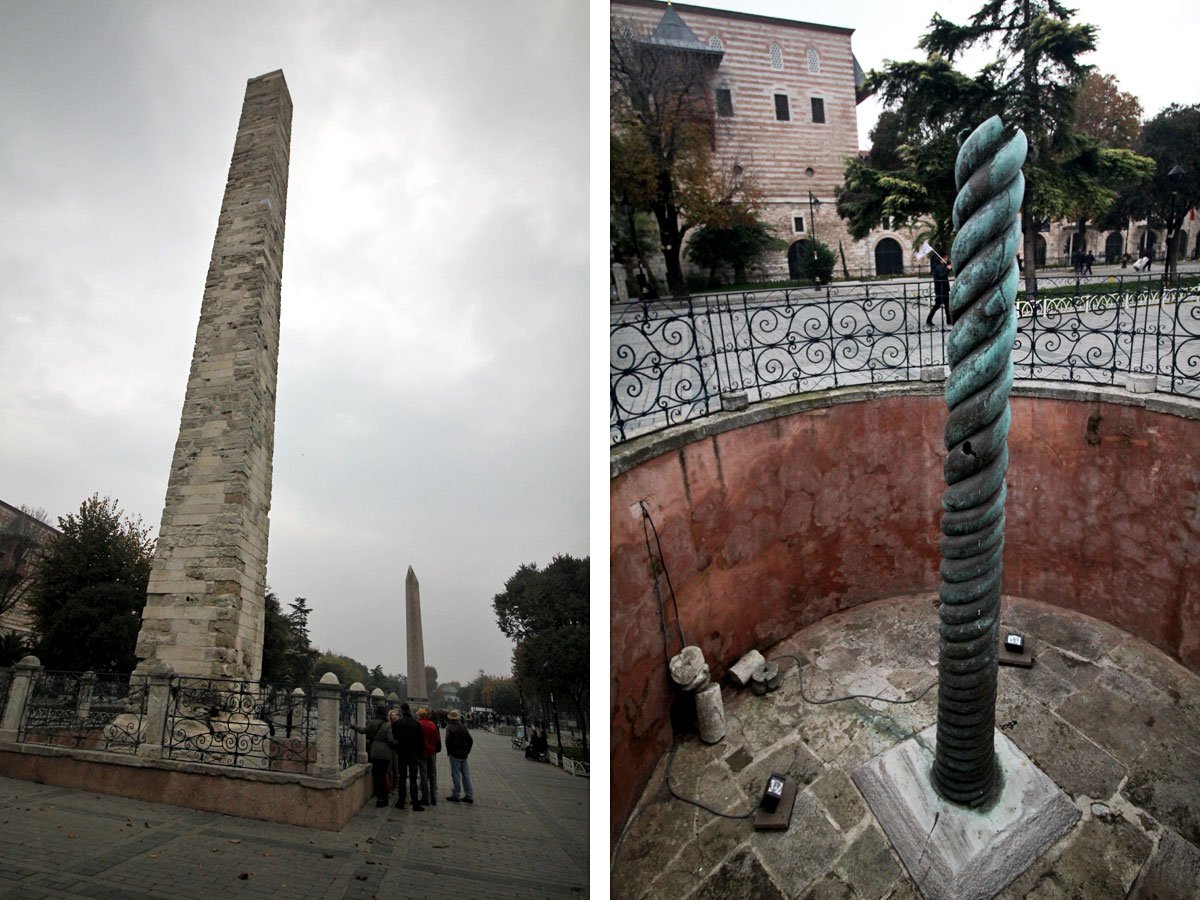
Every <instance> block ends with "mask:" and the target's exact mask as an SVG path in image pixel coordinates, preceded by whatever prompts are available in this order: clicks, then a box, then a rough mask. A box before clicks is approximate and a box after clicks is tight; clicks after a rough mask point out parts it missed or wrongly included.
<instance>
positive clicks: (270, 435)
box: [136, 71, 292, 681]
mask: <svg viewBox="0 0 1200 900" xmlns="http://www.w3.org/2000/svg"><path fill="white" fill-rule="evenodd" d="M291 129H292V98H291V95H290V94H289V93H288V88H287V83H286V82H285V81H284V79H283V72H280V71H275V72H270V73H268V74H266V75H260V76H259V77H257V78H251V79H250V80H249V81H248V82H247V84H246V95H245V99H244V101H243V103H242V116H241V120H240V121H239V123H238V131H237V139H236V140H235V142H234V146H233V159H232V161H231V162H230V165H229V178H228V180H227V181H226V184H225V198H224V200H223V201H222V203H221V214H220V218H219V219H218V222H217V234H216V238H215V239H214V240H213V250H212V259H211V261H210V263H209V267H208V278H207V279H206V281H205V283H204V298H203V300H202V301H201V305H200V324H199V325H198V326H197V328H196V346H195V350H194V351H193V354H192V367H191V373H190V374H189V376H188V383H187V392H186V394H185V397H184V401H183V415H182V417H181V420H180V423H179V439H178V441H177V442H176V444H175V455H174V458H173V459H172V461H171V474H170V478H169V480H168V482H167V496H166V502H165V503H164V505H163V515H162V525H161V527H160V529H159V533H158V545H157V547H156V548H155V551H154V562H153V563H152V565H151V568H150V584H149V587H148V589H147V596H146V607H145V610H144V611H143V613H142V628H141V632H140V633H139V634H138V642H137V656H138V666H137V670H136V671H138V672H148V671H150V670H152V669H154V668H157V667H158V664H160V663H166V664H168V665H170V666H171V667H172V668H173V669H174V670H175V672H177V673H179V674H183V675H192V676H202V677H223V678H237V679H244V680H250V681H257V680H258V678H259V675H260V674H261V672H262V649H263V615H264V611H265V601H264V592H265V589H266V566H267V530H268V518H267V514H268V512H269V511H270V508H271V459H272V453H273V451H274V444H275V384H276V373H277V366H278V358H279V306H280V288H281V284H282V275H283V227H284V214H285V212H286V204H287V182H288V156H289V152H290V151H289V148H290V142H291Z"/></svg>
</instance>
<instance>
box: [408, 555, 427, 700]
mask: <svg viewBox="0 0 1200 900" xmlns="http://www.w3.org/2000/svg"><path fill="white" fill-rule="evenodd" d="M404 613H405V623H406V626H407V627H406V629H405V630H406V632H407V634H408V699H409V700H417V701H420V702H425V701H427V700H428V699H429V691H428V689H427V687H426V684H425V638H424V636H423V635H422V634H421V584H420V582H418V581H417V573H416V572H414V571H413V570H412V566H409V567H408V574H407V575H406V576H404Z"/></svg>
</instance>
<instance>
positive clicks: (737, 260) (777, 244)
mask: <svg viewBox="0 0 1200 900" xmlns="http://www.w3.org/2000/svg"><path fill="white" fill-rule="evenodd" d="M786 248H787V242H786V241H783V240H780V239H779V238H777V237H775V236H774V235H773V234H772V233H771V229H770V227H769V226H768V225H767V224H766V223H765V222H761V221H759V220H758V219H755V218H754V217H753V216H747V217H746V219H745V220H744V221H734V222H731V223H730V224H728V225H724V226H717V225H703V226H701V227H700V229H699V230H698V231H697V232H696V233H695V234H693V235H692V239H691V241H690V242H689V243H688V249H687V255H688V258H689V259H691V260H692V262H694V263H695V264H696V265H698V266H700V267H701V268H704V269H708V280H709V283H710V284H715V283H716V274H717V269H719V268H720V267H721V266H732V267H733V278H734V283H735V284H745V282H746V267H747V266H748V265H750V264H751V263H753V262H754V261H755V260H757V259H759V258H760V257H761V256H762V255H763V254H764V253H766V252H768V251H771V250H776V251H778V250H784V249H786Z"/></svg>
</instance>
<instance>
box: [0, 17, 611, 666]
mask: <svg viewBox="0 0 1200 900" xmlns="http://www.w3.org/2000/svg"><path fill="white" fill-rule="evenodd" d="M0 22H2V23H3V25H2V27H0V122H3V127H2V128H0V233H2V234H3V241H0V384H3V390H2V391H0V422H2V423H3V434H4V439H3V441H0V498H2V499H4V500H6V501H7V502H9V503H12V504H14V505H19V504H28V505H31V506H36V507H43V508H45V509H46V510H47V511H48V512H49V513H50V514H51V518H52V521H53V519H54V518H55V517H57V516H59V515H63V514H65V513H67V512H71V511H74V510H76V509H77V508H78V506H79V504H80V502H81V501H82V500H83V499H84V498H85V497H87V496H89V495H90V494H92V493H93V492H99V493H100V494H101V495H109V496H112V497H115V498H118V499H119V500H120V503H121V505H122V506H123V507H124V509H125V510H126V511H127V512H129V513H133V514H137V515H140V516H141V517H142V518H143V519H144V520H145V522H146V523H147V524H149V525H150V526H151V527H152V528H153V529H155V531H157V528H158V523H159V519H160V517H161V513H162V503H163V497H164V494H165V491H166V483H167V474H168V470H169V466H170V462H171V454H172V450H173V447H174V443H175V438H176V435H177V432H178V427H179V414H180V410H181V408H182V404H183V395H184V388H185V385H186V381H187V374H188V367H189V364H190V359H191V352H192V344H193V341H194V337H195V329H196V322H197V319H198V316H199V309H200V301H201V297H202V294H203V289H204V280H205V274H206V271H207V266H208V260H209V255H210V252H211V250H212V240H213V235H214V232H215V229H216V223H217V213H218V211H219V209H220V204H221V196H222V192H223V190H224V184H225V177H226V173H227V171H228V167H229V159H230V154H231V151H232V149H233V140H234V135H235V132H236V129H237V122H238V115H239V112H240V109H241V102H242V97H243V93H244V90H245V84H246V79H248V78H251V77H254V76H257V75H261V74H263V73H265V72H269V71H272V70H274V69H280V68H281V69H283V72H284V76H285V77H286V79H287V82H288V86H289V89H290V91H291V95H292V100H293V102H294V104H295V113H294V118H293V124H292V145H291V171H290V182H289V188H288V211H287V212H288V215H287V236H286V244H285V251H284V267H283V310H282V335H281V340H280V354H279V389H278V406H277V414H276V435H275V469H274V494H273V501H272V509H271V534H270V556H269V560H268V566H267V580H268V582H269V583H270V585H271V586H272V588H273V589H274V590H275V592H276V593H277V594H278V595H279V596H280V598H281V600H282V601H283V602H284V603H285V605H286V603H288V602H290V601H291V599H292V598H294V597H295V596H297V595H304V596H306V597H307V598H308V600H309V604H310V606H311V607H312V609H313V614H312V618H311V621H310V630H311V634H312V637H313V639H314V642H315V643H316V644H317V645H318V646H319V647H321V648H323V649H324V648H329V649H336V650H339V651H341V652H345V653H348V654H350V655H352V656H354V657H356V658H358V659H359V660H361V661H363V662H364V663H367V664H368V665H373V664H376V663H378V664H381V665H382V666H383V667H384V669H385V670H386V671H388V672H396V673H403V672H404V671H405V657H404V646H405V641H404V624H403V623H404V619H403V604H404V574H405V571H406V569H407V568H408V566H409V565H411V566H412V567H413V568H414V570H415V571H416V573H417V576H418V578H419V579H420V581H421V591H422V607H423V613H424V633H425V658H426V661H427V662H428V663H429V664H431V665H434V666H436V667H437V669H438V673H439V676H440V679H441V680H443V681H446V680H451V679H456V680H462V681H466V680H469V679H470V678H471V677H473V676H474V674H475V672H476V670H478V669H480V668H482V669H485V670H486V671H488V672H491V673H506V672H508V671H509V668H510V657H511V645H510V643H509V642H508V640H507V639H505V638H504V637H503V635H501V634H500V632H499V630H498V629H497V628H496V625H495V616H494V615H493V613H492V609H491V599H492V595H493V594H495V593H496V592H497V591H499V590H501V589H502V587H503V583H504V581H505V579H506V578H507V577H508V576H509V575H510V574H512V572H513V571H515V570H516V568H517V566H518V565H520V564H521V563H523V562H536V563H538V564H539V565H545V564H546V563H548V562H549V561H550V559H551V558H552V557H553V556H554V555H555V554H559V553H571V554H573V555H576V556H583V555H586V554H587V553H588V495H587V403H586V399H587V365H586V359H587V272H588V260H587V252H588V249H587V248H588V243H587V211H588V179H587V159H588V137H587V134H588V129H587V121H588V120H587V103H586V96H587V79H588V65H587V59H588V57H587V46H588V45H587V34H588V28H587V7H586V5H585V4H577V3H566V2H560V0H519V2H505V3H493V2H488V0H459V2H455V3H433V2H419V3H418V2H406V3H382V2H346V3H327V2H286V3H285V2H255V3H242V2H227V0H226V2H220V0H218V2H213V0H205V2H177V3H158V2H149V0H145V2H124V3H115V2H92V3H82V2H70V3H65V2H57V0H40V2H37V3H27V2H17V0H0Z"/></svg>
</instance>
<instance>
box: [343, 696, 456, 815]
mask: <svg viewBox="0 0 1200 900" xmlns="http://www.w3.org/2000/svg"><path fill="white" fill-rule="evenodd" d="M447 718H448V720H449V721H448V723H447V725H446V745H445V748H446V755H447V756H448V757H449V759H450V778H451V781H452V783H453V784H452V790H451V793H450V795H449V796H448V797H446V800H448V801H449V802H450V803H460V802H462V803H474V802H475V792H474V790H473V788H472V785H471V775H470V772H469V770H468V768H467V756H468V755H470V753H471V745H472V744H473V743H474V741H473V740H472V738H471V732H470V731H468V730H467V728H466V726H464V725H463V724H462V717H461V716H460V715H459V713H458V710H451V711H450V713H449V715H448V716H447ZM354 730H355V731H357V732H359V733H360V734H365V735H366V736H367V757H368V758H369V759H370V761H371V779H372V785H373V787H374V789H375V805H376V806H387V805H388V803H390V802H391V792H392V785H393V784H394V785H395V787H396V789H397V790H398V791H399V797H398V798H397V800H396V808H397V809H405V808H406V806H407V805H408V804H407V803H406V802H405V799H406V794H405V783H406V782H407V787H408V791H407V799H408V800H409V802H411V804H412V808H413V811H414V812H420V811H422V810H424V809H425V807H426V806H437V756H438V754H439V753H441V752H442V734H441V731H440V730H439V728H438V726H437V723H436V722H435V721H433V719H432V717H431V716H430V714H429V710H428V709H426V708H425V707H423V706H422V707H421V708H420V709H418V710H417V718H415V719H414V718H413V714H412V708H411V707H410V706H409V705H408V704H407V703H401V704H400V710H399V712H397V711H396V710H394V709H393V710H391V711H390V712H389V710H388V708H387V707H386V706H383V705H380V706H377V707H376V708H375V718H374V719H372V720H371V721H370V722H368V723H367V724H366V725H364V726H362V727H359V726H357V725H356V726H354ZM418 786H419V789H418ZM460 795H461V796H460Z"/></svg>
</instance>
